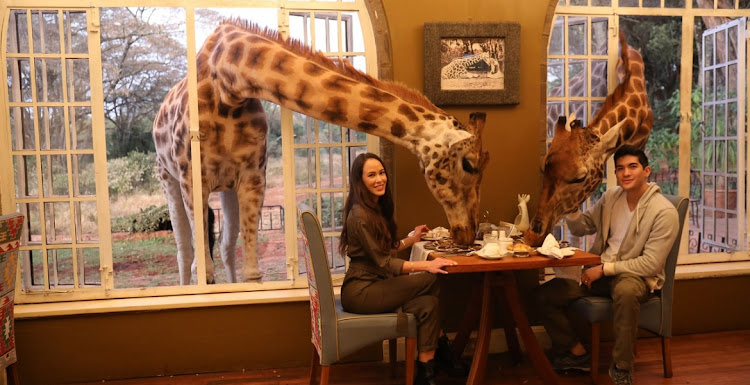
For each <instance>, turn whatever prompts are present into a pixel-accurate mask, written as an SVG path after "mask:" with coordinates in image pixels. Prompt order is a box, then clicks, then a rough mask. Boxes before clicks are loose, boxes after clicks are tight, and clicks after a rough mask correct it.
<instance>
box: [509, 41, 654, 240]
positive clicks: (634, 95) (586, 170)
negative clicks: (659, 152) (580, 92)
mask: <svg viewBox="0 0 750 385" xmlns="http://www.w3.org/2000/svg"><path fill="white" fill-rule="evenodd" d="M620 47H621V48H620V49H621V57H620V63H618V72H619V73H620V75H621V76H620V84H619V85H618V86H617V87H616V88H615V90H614V91H613V92H612V94H610V95H609V96H607V99H606V100H605V101H604V105H603V106H602V108H601V109H600V110H599V112H598V113H597V114H596V116H594V118H593V119H592V120H591V122H590V124H589V127H583V126H582V125H581V121H580V120H576V119H575V115H571V117H570V119H566V118H565V117H564V116H561V117H560V118H559V119H558V120H557V124H556V125H555V135H554V137H553V138H552V143H551V145H550V148H549V151H548V152H547V155H546V156H545V158H544V169H543V178H542V192H541V195H540V198H539V204H538V207H537V211H536V214H535V215H534V218H533V219H532V221H531V227H530V228H529V229H528V230H527V231H526V232H525V233H524V241H525V242H526V243H527V244H530V245H539V244H541V242H542V240H543V239H544V236H545V235H546V234H547V233H549V232H550V231H551V230H552V227H553V226H554V224H555V223H556V222H557V220H558V219H560V217H562V216H563V215H565V214H568V213H572V212H574V211H575V210H577V209H578V208H579V207H580V205H581V203H583V201H584V200H586V198H587V197H588V196H589V195H591V193H592V192H593V191H594V190H595V189H596V188H597V187H599V185H600V184H601V181H602V178H603V177H604V164H605V162H606V160H607V158H608V157H609V156H610V155H611V154H613V153H614V152H615V151H616V149H617V148H618V147H619V146H621V145H623V144H626V143H627V144H631V145H634V146H638V147H640V148H643V147H644V146H645V145H646V141H647V140H648V137H649V135H650V133H651V126H652V125H653V123H654V116H653V112H652V111H651V106H649V104H648V95H647V94H646V80H645V77H644V64H643V58H642V57H641V54H640V53H639V52H638V51H637V50H635V49H634V48H632V47H630V46H628V44H627V41H626V40H625V35H624V34H622V33H620Z"/></svg>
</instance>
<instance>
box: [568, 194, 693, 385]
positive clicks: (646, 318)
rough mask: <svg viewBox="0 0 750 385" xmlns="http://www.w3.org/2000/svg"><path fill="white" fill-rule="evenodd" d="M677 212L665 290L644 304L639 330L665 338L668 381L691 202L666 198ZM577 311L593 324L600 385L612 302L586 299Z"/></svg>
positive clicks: (580, 301)
mask: <svg viewBox="0 0 750 385" xmlns="http://www.w3.org/2000/svg"><path fill="white" fill-rule="evenodd" d="M664 196H665V197H666V198H667V199H668V200H669V201H670V202H672V204H674V205H675V207H676V208H677V214H678V215H679V224H680V225H679V229H678V230H677V239H676V240H675V241H674V244H673V245H672V249H671V250H670V251H669V254H668V255H667V262H666V264H665V265H664V274H665V282H664V287H662V288H661V290H658V291H657V292H656V295H654V296H652V297H651V298H650V299H649V300H648V301H646V302H645V303H643V304H641V313H640V315H639V317H638V327H639V328H641V329H645V330H648V331H650V332H652V333H654V334H657V335H659V336H660V337H661V355H662V364H663V366H664V377H665V378H671V377H672V352H671V348H670V338H671V337H672V299H673V296H674V272H675V267H676V266H677V255H678V254H679V251H680V238H682V227H683V225H684V224H685V215H686V213H687V210H688V199H687V198H683V197H680V196H676V195H664ZM571 308H572V310H573V311H575V312H577V313H579V314H581V315H583V317H584V318H585V319H586V320H588V321H589V322H590V323H591V380H592V381H593V383H595V384H596V383H597V379H598V374H599V373H598V371H599V332H600V326H601V323H602V322H605V321H612V318H613V316H614V314H613V312H614V311H613V309H612V299H610V298H604V297H583V298H581V299H578V300H577V301H575V302H573V303H572V304H571Z"/></svg>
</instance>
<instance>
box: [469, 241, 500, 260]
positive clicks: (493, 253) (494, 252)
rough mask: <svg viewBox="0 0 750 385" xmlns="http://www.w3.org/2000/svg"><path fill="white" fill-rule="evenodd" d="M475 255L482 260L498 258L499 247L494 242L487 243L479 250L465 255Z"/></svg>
mask: <svg viewBox="0 0 750 385" xmlns="http://www.w3.org/2000/svg"><path fill="white" fill-rule="evenodd" d="M475 254H476V255H478V256H480V257H484V258H497V257H499V256H500V245H498V244H497V243H494V242H488V243H486V244H485V245H484V246H483V247H482V248H481V249H479V250H477V251H472V252H471V253H469V254H467V255H475Z"/></svg>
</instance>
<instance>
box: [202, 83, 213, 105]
mask: <svg viewBox="0 0 750 385" xmlns="http://www.w3.org/2000/svg"><path fill="white" fill-rule="evenodd" d="M198 99H199V100H201V101H203V102H205V103H206V104H208V105H209V106H213V105H214V88H213V87H211V85H210V84H208V83H205V84H203V85H202V86H200V87H198Z"/></svg>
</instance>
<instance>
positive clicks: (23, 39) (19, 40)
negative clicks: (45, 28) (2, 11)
mask: <svg viewBox="0 0 750 385" xmlns="http://www.w3.org/2000/svg"><path fill="white" fill-rule="evenodd" d="M26 17H27V13H26V10H19V9H13V10H11V11H10V19H9V23H8V42H7V49H8V52H9V53H28V52H29V33H28V24H27V20H28V19H27V18H26Z"/></svg>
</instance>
